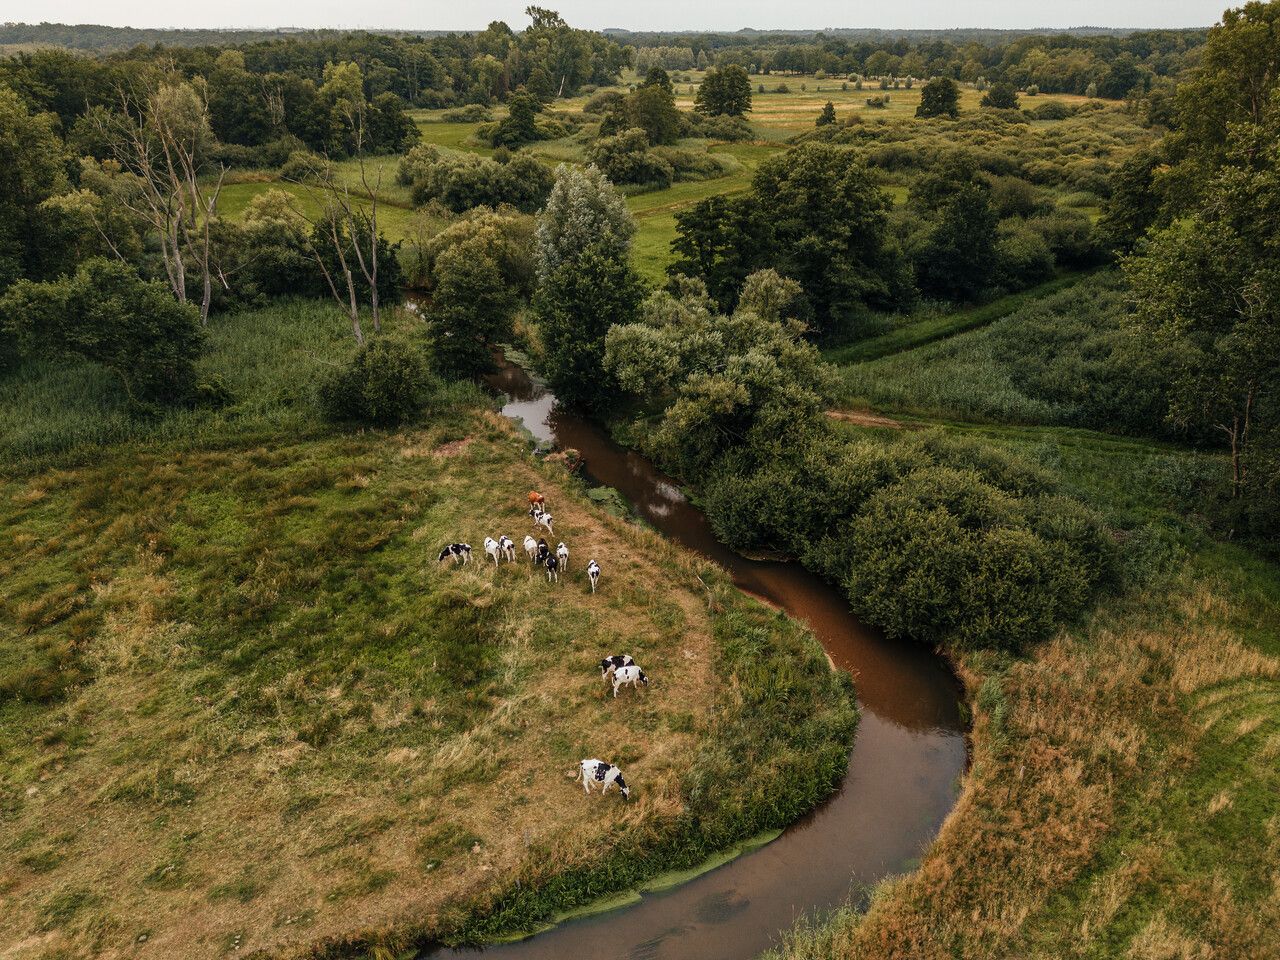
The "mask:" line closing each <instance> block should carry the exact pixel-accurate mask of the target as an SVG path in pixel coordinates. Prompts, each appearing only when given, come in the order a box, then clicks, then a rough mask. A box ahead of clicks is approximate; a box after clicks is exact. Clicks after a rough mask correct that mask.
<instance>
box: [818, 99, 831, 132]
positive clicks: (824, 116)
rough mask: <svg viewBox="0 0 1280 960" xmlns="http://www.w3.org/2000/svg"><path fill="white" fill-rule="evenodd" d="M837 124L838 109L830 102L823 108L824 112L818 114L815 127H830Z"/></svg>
mask: <svg viewBox="0 0 1280 960" xmlns="http://www.w3.org/2000/svg"><path fill="white" fill-rule="evenodd" d="M835 122H836V108H835V104H833V103H832V102H831V101H830V100H828V101H827V105H826V106H825V107H823V108H822V112H821V113H820V114H818V119H817V120H815V121H814V126H817V127H829V126H831V125H832V124H834V123H835Z"/></svg>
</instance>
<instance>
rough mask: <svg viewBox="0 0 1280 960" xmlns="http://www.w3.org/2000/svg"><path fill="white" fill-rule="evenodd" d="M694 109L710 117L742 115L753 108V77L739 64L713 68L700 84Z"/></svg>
mask: <svg viewBox="0 0 1280 960" xmlns="http://www.w3.org/2000/svg"><path fill="white" fill-rule="evenodd" d="M694 109H695V110H697V111H698V112H699V113H702V114H706V115H707V116H709V117H716V116H721V115H725V116H730V117H740V116H742V115H743V114H744V113H748V112H749V111H750V110H751V79H750V78H749V77H748V76H747V71H746V70H744V69H743V68H742V67H740V66H738V65H737V64H734V63H731V64H729V65H728V66H725V67H720V68H718V69H717V68H714V67H713V68H712V69H710V70H708V71H707V73H706V76H704V77H703V78H702V83H700V84H699V85H698V93H697V95H696V96H695V97H694Z"/></svg>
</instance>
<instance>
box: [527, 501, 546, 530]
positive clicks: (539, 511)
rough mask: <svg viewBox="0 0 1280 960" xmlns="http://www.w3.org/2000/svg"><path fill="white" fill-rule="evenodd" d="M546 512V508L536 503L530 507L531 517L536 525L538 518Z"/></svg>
mask: <svg viewBox="0 0 1280 960" xmlns="http://www.w3.org/2000/svg"><path fill="white" fill-rule="evenodd" d="M546 512H547V511H546V510H544V509H543V508H542V507H541V506H540V505H539V504H536V503H535V504H534V505H533V506H531V507H530V508H529V518H530V519H531V520H532V521H533V525H534V526H535V527H536V526H537V525H538V518H539V517H540V516H542V515H543V514H544V513H546Z"/></svg>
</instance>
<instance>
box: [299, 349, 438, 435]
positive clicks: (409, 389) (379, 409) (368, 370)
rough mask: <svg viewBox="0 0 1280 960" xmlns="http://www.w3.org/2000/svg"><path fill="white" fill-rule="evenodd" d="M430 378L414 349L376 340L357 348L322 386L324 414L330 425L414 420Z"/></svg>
mask: <svg viewBox="0 0 1280 960" xmlns="http://www.w3.org/2000/svg"><path fill="white" fill-rule="evenodd" d="M430 386H431V377H430V374H429V373H428V372H427V367H426V364H425V363H424V362H423V360H422V357H421V356H420V355H419V354H418V352H417V351H416V350H414V349H413V348H412V347H410V346H409V345H408V344H405V343H402V342H401V341H399V340H390V339H387V338H384V337H380V338H378V339H377V340H371V341H368V342H366V343H365V344H364V345H363V346H361V347H359V348H358V349H357V350H356V352H355V354H354V355H353V356H352V357H351V359H350V360H349V361H348V362H347V364H346V365H345V366H343V367H340V368H339V369H337V370H334V371H333V372H332V373H331V374H330V375H329V376H327V377H325V378H324V379H323V380H321V382H320V387H319V398H320V406H321V409H322V410H323V411H324V415H325V416H326V417H327V418H328V419H330V420H334V421H355V422H359V423H370V424H374V425H376V426H387V427H390V426H395V425H397V424H399V423H403V422H404V421H406V420H409V419H410V418H412V417H413V416H415V415H416V414H417V413H418V412H419V411H420V410H421V409H422V405H423V403H424V402H425V401H426V398H427V396H428V394H429V392H430Z"/></svg>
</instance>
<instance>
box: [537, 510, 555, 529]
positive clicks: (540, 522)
mask: <svg viewBox="0 0 1280 960" xmlns="http://www.w3.org/2000/svg"><path fill="white" fill-rule="evenodd" d="M555 519H556V518H555V517H553V516H552V515H551V514H549V513H540V514H538V515H537V516H536V517H534V518H533V525H534V526H535V527H546V528H547V533H555V531H554V530H552V529H551V524H553V523H555Z"/></svg>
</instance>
